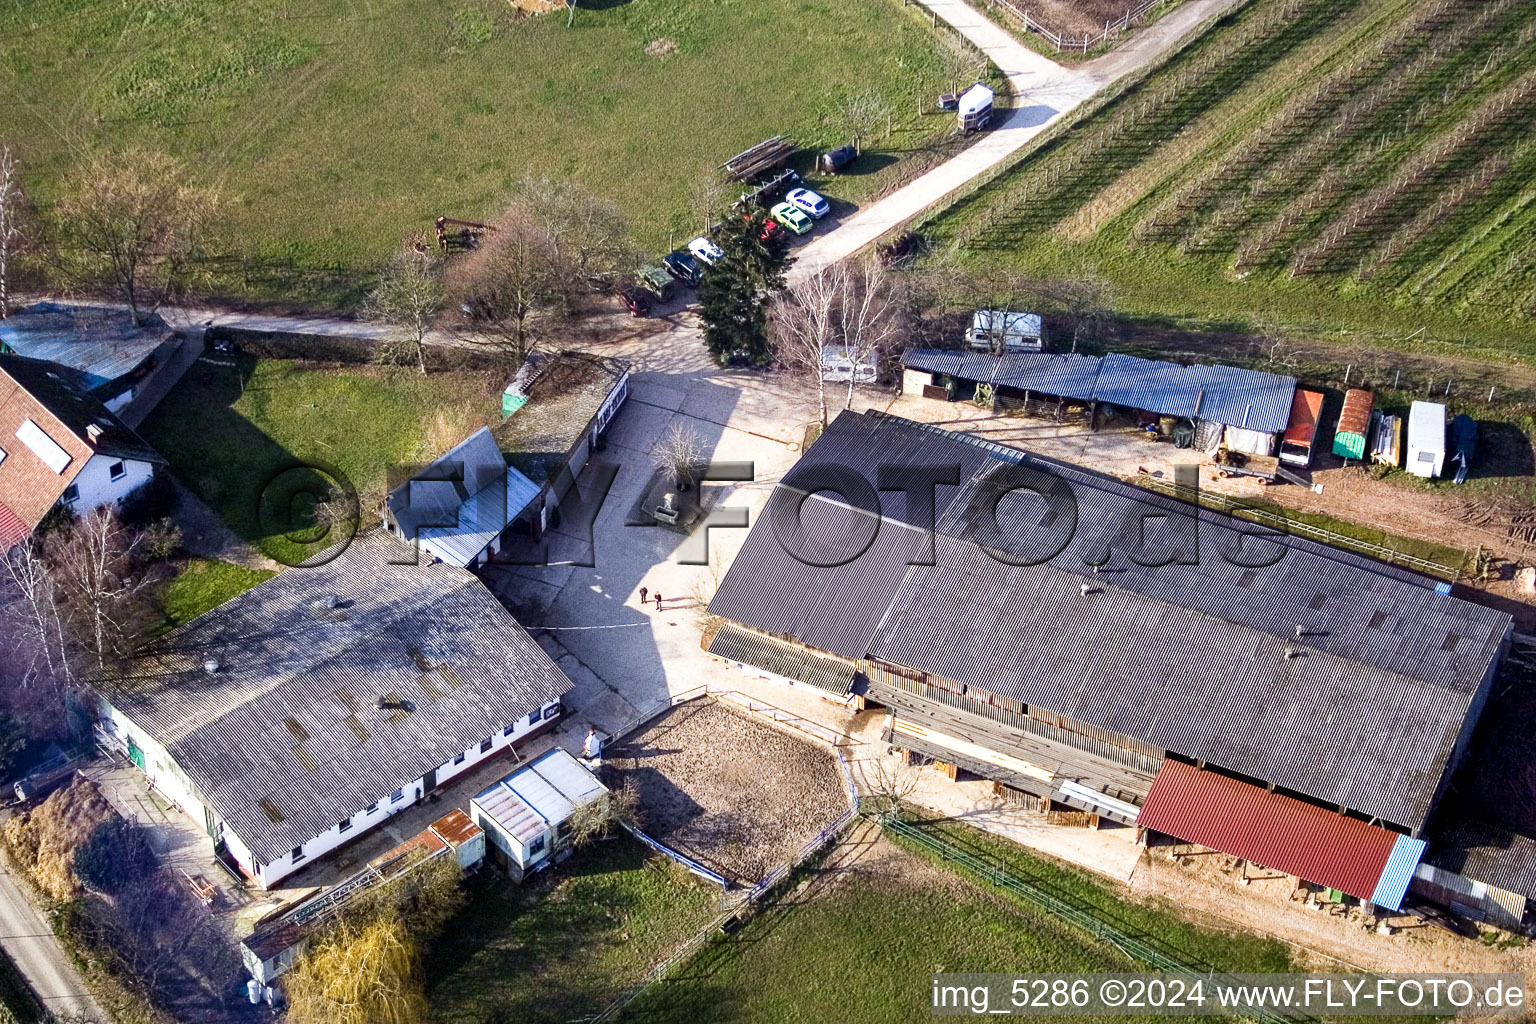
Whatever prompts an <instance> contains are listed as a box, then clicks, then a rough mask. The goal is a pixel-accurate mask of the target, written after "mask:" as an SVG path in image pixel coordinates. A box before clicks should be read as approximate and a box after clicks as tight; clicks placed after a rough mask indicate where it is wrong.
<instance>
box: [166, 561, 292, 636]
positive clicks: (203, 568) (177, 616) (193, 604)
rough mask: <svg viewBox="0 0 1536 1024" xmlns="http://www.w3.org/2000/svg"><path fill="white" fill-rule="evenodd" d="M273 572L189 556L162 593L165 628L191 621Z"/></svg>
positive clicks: (261, 581) (264, 579)
mask: <svg viewBox="0 0 1536 1024" xmlns="http://www.w3.org/2000/svg"><path fill="white" fill-rule="evenodd" d="M272 576H273V573H272V572H271V571H270V570H268V569H247V568H246V567H245V566H243V565H232V564H230V563H229V562H219V561H215V560H213V559H210V558H193V559H190V560H189V561H188V562H187V565H186V567H185V568H184V569H182V570H181V572H179V573H177V575H176V578H175V579H173V580H170V581H169V582H167V583H166V585H165V588H164V590H163V591H162V592H161V594H160V607H161V610H162V611H163V612H164V614H165V625H164V628H165V629H174V628H175V627H177V626H180V625H181V624H183V623H186V622H191V621H192V620H193V619H195V618H197V617H198V616H199V615H202V614H203V613H204V612H210V611H212V610H213V609H215V608H217V607H218V606H219V605H221V604H223V603H224V602H225V601H228V600H229V599H230V598H232V597H238V596H239V595H241V594H243V593H245V592H246V591H247V590H250V589H251V588H252V587H254V586H256V585H257V584H260V583H265V582H266V581H267V580H269V579H271V578H272Z"/></svg>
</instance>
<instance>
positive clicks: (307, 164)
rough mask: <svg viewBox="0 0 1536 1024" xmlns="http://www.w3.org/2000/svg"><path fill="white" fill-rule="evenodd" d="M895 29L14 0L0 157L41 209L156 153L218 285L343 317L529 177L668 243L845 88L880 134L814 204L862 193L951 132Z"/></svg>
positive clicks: (629, 3)
mask: <svg viewBox="0 0 1536 1024" xmlns="http://www.w3.org/2000/svg"><path fill="white" fill-rule="evenodd" d="M914 11H915V8H914V9H913V10H912V11H904V10H903V8H902V6H901V4H900V3H897V2H894V0H844V2H842V3H835V4H834V3H831V2H828V0H621V2H615V0H586V2H585V4H584V5H583V7H582V8H581V9H580V10H579V11H578V12H577V14H576V19H575V25H574V27H573V28H570V29H567V28H566V17H565V13H564V12H563V11H562V12H559V13H556V14H552V15H549V16H541V17H526V16H521V15H518V14H517V13H516V12H515V11H514V10H513V9H512V8H510V7H509V6H508V4H507V3H506V0H367V2H357V0H313V2H310V3H297V2H293V0H248V2H245V3H241V4H226V3H222V2H220V0H147V2H141V3H130V4H123V3H117V2H114V0H29V2H27V3H13V4H4V5H0V54H3V56H4V59H3V60H0V139H6V140H8V141H10V142H11V143H12V144H13V145H14V146H15V148H16V150H17V152H18V155H19V156H20V158H21V160H22V162H23V164H24V167H25V169H26V174H27V178H28V181H29V183H30V184H31V186H32V188H33V191H34V194H35V195H37V196H38V197H39V198H41V199H44V200H46V198H47V196H48V195H49V192H50V189H51V188H52V186H53V184H54V183H55V182H56V180H57V179H58V176H59V175H61V174H63V173H64V172H67V171H68V170H69V169H70V168H71V167H72V166H74V165H75V163H76V162H77V160H78V159H79V156H80V154H81V152H82V151H83V150H86V149H88V148H91V147H96V146H115V145H122V144H126V143H134V144H140V145H146V146H150V147H158V148H162V149H165V150H167V151H170V152H172V153H175V154H177V155H179V156H182V157H184V158H185V159H187V160H188V161H190V162H191V163H193V164H194V165H195V166H196V167H197V168H198V170H199V172H200V174H201V175H202V176H203V177H204V178H206V179H207V180H208V181H210V182H216V183H218V184H220V185H221V186H223V187H224V188H225V189H226V190H227V191H228V193H229V194H230V195H231V196H232V197H234V199H235V206H234V210H233V215H232V224H231V227H232V228H233V232H232V234H233V239H234V242H235V244H236V246H237V250H238V252H239V253H240V256H239V258H238V259H236V260H234V261H232V263H231V265H230V266H229V267H227V268H225V271H224V273H223V275H222V277H221V280H220V282H219V288H220V289H221V290H223V291H225V292H227V293H231V294H239V293H244V294H247V295H249V296H252V297H255V298H262V299H267V300H272V301H275V302H278V303H283V304H287V305H291V306H306V305H317V304H342V305H345V304H349V303H351V302H354V301H355V300H356V298H357V296H358V294H359V288H360V286H366V283H367V276H368V271H370V270H371V269H372V268H375V267H377V266H378V265H379V264H380V263H381V262H382V259H383V257H384V256H385V255H386V254H387V253H388V252H389V251H390V250H391V249H392V248H393V247H394V246H396V245H398V244H400V242H401V240H402V239H404V238H405V237H406V236H407V235H408V234H409V233H411V232H413V231H417V230H423V229H427V228H429V227H430V225H431V221H432V219H433V218H434V217H436V216H437V215H439V214H443V215H447V216H455V217H462V218H471V219H476V218H481V217H485V216H490V215H493V214H494V213H495V212H496V211H497V210H498V209H499V208H500V206H501V204H502V203H503V202H504V201H505V199H506V197H507V195H508V192H509V190H510V189H511V188H512V186H513V184H514V183H515V182H516V181H518V180H519V179H521V178H522V177H524V176H525V175H529V174H533V175H558V176H571V177H574V178H575V179H577V180H578V181H580V182H582V183H583V184H585V185H586V186H588V187H589V188H591V189H592V190H593V191H594V192H596V193H598V194H600V195H603V196H607V197H610V198H612V199H614V200H616V201H619V202H620V203H622V204H623V206H624V207H625V208H626V210H627V211H628V213H629V215H630V219H631V224H632V227H633V228H634V230H635V232H636V234H637V237H638V238H639V239H640V240H641V241H642V242H643V243H644V244H645V245H647V246H649V247H651V248H655V249H659V248H660V247H661V246H663V245H664V244H666V242H667V241H668V239H669V238H670V237H671V236H673V235H674V234H675V235H677V236H679V237H678V238H677V241H678V244H681V243H682V242H684V241H686V240H687V237H688V235H689V234H690V233H692V232H693V231H694V230H695V229H696V227H697V222H698V220H699V219H700V218H699V216H698V214H697V213H696V210H697V207H696V205H695V204H694V203H693V202H692V201H691V199H690V196H691V194H692V193H693V192H694V190H695V188H696V186H697V184H698V183H699V182H700V181H701V180H702V178H703V177H704V175H705V173H706V172H707V171H709V170H711V169H712V168H715V167H717V166H718V165H719V164H720V163H721V162H722V161H724V160H725V159H727V158H729V157H731V156H733V155H735V154H736V153H737V152H740V151H741V150H743V149H745V148H746V147H748V146H750V145H752V144H754V143H756V142H759V141H761V140H762V139H764V138H766V137H768V136H772V135H778V134H787V135H790V136H792V137H793V138H794V139H795V140H796V141H797V142H799V143H800V144H801V145H802V146H805V147H818V148H819V147H824V146H826V145H828V144H840V143H841V142H844V141H847V140H846V139H844V138H840V137H839V136H838V133H837V132H836V131H834V130H833V128H832V127H831V126H830V124H829V121H828V114H829V111H830V110H831V109H832V107H833V105H834V104H835V102H836V101H837V100H838V99H840V98H843V97H845V96H846V95H847V94H848V93H849V92H850V91H853V90H855V89H860V90H862V89H866V88H868V89H875V90H878V91H879V92H881V93H882V94H884V95H885V96H886V97H888V100H889V102H890V103H891V105H892V107H893V108H894V110H895V112H896V127H897V133H896V135H895V136H894V138H893V139H892V140H891V141H890V142H889V143H881V142H879V141H878V140H876V141H874V143H873V148H874V149H876V150H885V151H887V152H876V153H872V154H870V155H868V156H867V157H866V158H865V159H864V161H862V164H863V166H862V167H856V168H855V170H856V171H859V172H861V173H854V174H851V175H848V176H844V177H840V178H838V179H837V181H836V182H835V183H830V184H829V185H828V191H829V194H830V195H831V196H832V197H833V198H845V199H850V200H857V199H859V198H861V197H864V196H867V195H869V194H870V193H871V192H873V191H875V190H877V189H879V188H881V187H882V186H883V185H885V184H886V183H888V182H889V181H890V180H892V179H893V177H894V176H895V175H897V174H899V173H900V168H901V165H900V164H899V163H898V162H897V161H895V160H894V159H893V158H892V154H896V153H899V152H900V151H901V150H905V149H911V148H914V147H920V146H922V145H925V144H926V143H928V142H930V141H933V139H934V138H936V137H937V135H939V134H941V133H944V132H947V130H948V129H949V128H950V127H951V118H950V117H949V116H944V115H934V116H929V117H926V118H921V119H919V118H918V117H917V115H916V97H917V96H919V95H923V96H928V95H929V94H930V93H935V92H936V91H939V90H938V84H939V82H940V80H941V78H942V77H943V74H942V72H941V70H940V68H941V63H940V59H939V56H938V53H937V46H938V43H937V41H936V37H935V35H934V34H933V32H932V31H931V30H930V29H929V28H928V27H927V26H926V25H925V24H923V23H922V22H921V21H920V20H919V19H918V17H917V15H916V14H915V13H913V12H914ZM652 44H655V45H654V46H652ZM648 46H650V47H651V48H652V50H653V52H662V51H669V50H670V51H671V52H669V53H667V54H666V55H663V56H650V55H648V54H647V48H648ZM930 98H931V97H930ZM919 122H920V123H919Z"/></svg>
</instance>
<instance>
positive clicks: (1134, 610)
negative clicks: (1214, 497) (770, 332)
mask: <svg viewBox="0 0 1536 1024" xmlns="http://www.w3.org/2000/svg"><path fill="white" fill-rule="evenodd" d="M860 479H862V480H864V481H867V484H865V485H863V486H861V485H859V483H858V481H859V480H860ZM934 479H943V480H945V481H947V482H945V483H938V484H933V483H931V481H932V480H934ZM877 488H894V489H877ZM903 488H907V489H903ZM925 494H926V495H930V496H931V499H932V509H931V513H932V514H931V516H930V514H929V511H930V510H928V509H926V508H925V507H924V506H925V505H926V504H927V498H925V497H923V495H925ZM930 523H931V524H933V529H932V531H930V530H929V529H927V528H926V526H927V524H930ZM709 610H710V612H711V613H713V614H714V615H717V616H719V617H720V619H721V621H722V623H723V624H722V625H721V626H720V627H719V628H718V629H717V630H716V631H715V632H714V634H713V635H712V637H711V638H710V640H709V650H710V652H711V653H712V654H715V655H717V656H719V657H721V658H725V659H728V660H730V661H734V662H739V663H742V664H744V665H752V666H755V667H756V668H757V669H759V670H761V671H763V672H766V673H769V674H772V675H776V676H780V677H783V678H785V679H787V680H793V681H796V682H801V683H807V684H810V685H813V686H817V687H821V688H823V689H825V690H828V691H830V692H832V693H834V694H838V695H841V696H845V697H846V696H848V695H850V694H851V695H856V696H857V698H858V699H860V700H862V701H863V702H864V703H865V705H866V706H869V705H883V706H885V707H887V708H889V709H890V712H891V722H890V726H889V729H888V733H887V735H888V738H889V741H890V742H891V743H892V744H894V745H895V746H897V747H900V748H904V749H906V750H909V751H913V752H916V753H918V754H921V755H925V756H928V757H931V758H933V759H935V760H939V761H943V762H945V763H949V764H954V765H957V766H958V767H960V768H963V769H966V770H967V771H970V772H973V773H976V774H978V775H981V776H983V777H987V778H991V779H994V780H996V781H998V782H1001V783H1002V784H1004V785H1006V786H1008V787H1011V788H1013V789H1016V790H1020V791H1023V792H1025V793H1029V794H1032V795H1034V796H1036V797H1039V798H1042V799H1049V800H1053V801H1057V802H1059V803H1061V804H1066V805H1069V806H1072V807H1076V808H1080V809H1083V810H1088V811H1091V812H1094V813H1097V814H1099V815H1101V816H1104V817H1106V818H1109V819H1112V820H1118V821H1121V822H1124V823H1127V824H1135V825H1139V826H1141V827H1143V828H1146V829H1150V830H1152V831H1154V832H1158V833H1163V834H1166V835H1169V836H1173V837H1175V838H1177V839H1179V840H1182V841H1185V842H1192V843H1197V844H1200V845H1202V846H1206V847H1210V848H1212V849H1216V850H1221V851H1223V852H1226V853H1228V854H1231V855H1234V856H1237V857H1241V858H1244V859H1246V860H1248V861H1251V862H1253V863H1255V864H1260V865H1263V866H1265V867H1268V868H1271V869H1277V870H1281V871H1284V872H1286V873H1289V874H1292V875H1295V876H1298V877H1299V878H1301V879H1304V880H1306V881H1308V882H1311V883H1314V884H1318V885H1323V886H1328V887H1330V888H1334V889H1338V890H1341V891H1343V892H1346V893H1349V894H1350V895H1353V896H1356V897H1358V898H1360V899H1361V900H1367V901H1371V902H1373V903H1374V904H1376V905H1378V906H1382V907H1386V908H1391V909H1394V910H1395V909H1399V908H1400V906H1401V905H1402V902H1403V899H1404V896H1405V893H1406V891H1407V889H1408V886H1409V884H1410V880H1411V879H1412V878H1413V877H1414V876H1415V873H1416V872H1418V873H1419V875H1420V877H1424V875H1425V872H1426V866H1425V865H1424V864H1422V863H1421V861H1422V859H1423V856H1424V853H1425V845H1426V844H1425V836H1426V828H1427V826H1428V825H1429V824H1430V822H1431V819H1432V816H1433V814H1434V811H1435V808H1436V804H1437V802H1438V801H1439V800H1440V798H1441V797H1442V795H1443V794H1444V792H1445V790H1446V786H1447V783H1448V780H1449V778H1450V775H1451V773H1452V771H1453V770H1454V769H1455V767H1456V765H1457V763H1458V762H1459V761H1460V760H1461V759H1462V757H1463V754H1464V753H1465V751H1466V748H1467V744H1468V741H1469V739H1470V736H1471V733H1472V730H1473V727H1474V725H1475V724H1476V722H1477V719H1478V715H1479V713H1480V712H1481V710H1482V708H1483V705H1484V702H1485V700H1486V699H1487V697H1488V694H1489V691H1490V688H1491V685H1492V681H1493V679H1494V675H1495V672H1496V671H1497V668H1498V666H1499V664H1500V661H1501V659H1502V657H1503V655H1504V653H1505V652H1506V650H1507V648H1508V645H1509V643H1510V639H1511V635H1512V630H1511V620H1510V618H1509V616H1508V615H1505V614H1503V613H1501V612H1498V611H1494V610H1492V609H1489V608H1485V607H1482V606H1481V605H1477V604H1473V603H1470V602H1467V601H1464V600H1461V599H1459V598H1457V597H1454V596H1451V594H1450V592H1449V587H1448V586H1447V585H1445V584H1443V583H1439V582H1438V581H1435V580H1432V579H1429V578H1427V577H1423V576H1420V575H1418V574H1416V573H1412V572H1409V571H1407V570H1403V569H1400V568H1397V567H1395V566H1391V565H1386V564H1383V563H1379V562H1376V561H1373V560H1370V559H1366V558H1363V557H1359V556H1356V555H1353V554H1350V553H1348V552H1345V551H1340V550H1336V549H1333V548H1330V547H1327V546H1325V545H1322V544H1318V543H1315V542H1312V541H1308V540H1305V539H1302V538H1297V537H1290V536H1283V535H1276V534H1267V535H1260V532H1259V529H1258V528H1257V527H1254V526H1252V525H1251V524H1248V523H1244V522H1240V521H1234V520H1232V519H1231V518H1229V517H1227V516H1225V515H1222V514H1220V513H1216V512H1213V511H1210V510H1204V509H1200V508H1197V507H1196V506H1193V505H1190V504H1188V503H1184V502H1180V501H1177V500H1175V499H1172V498H1167V497H1164V496H1162V495H1159V494H1155V493H1152V492H1148V491H1146V490H1143V489H1141V488H1138V487H1135V486H1133V485H1131V484H1127V483H1125V482H1123V481H1120V480H1118V479H1115V478H1112V477H1107V476H1104V475H1102V474H1098V473H1093V472H1090V471H1087V470H1084V469H1081V468H1079V467H1076V466H1072V465H1068V464H1064V463H1060V462H1056V461H1054V460H1048V459H1043V458H1039V457H1036V456H1034V455H1032V454H1029V453H1026V452H1023V451H1020V450H1017V449H1013V448H1007V447H1003V446H999V445H995V444H991V443H989V442H985V441H982V440H979V439H977V438H974V437H971V436H968V435H964V434H957V433H953V432H949V431H945V430H941V429H939V428H935V427H932V426H928V425H925V424H918V423H913V422H910V421H907V420H903V419H899V418H896V417H892V416H887V415H882V414H880V413H874V412H869V413H863V414H857V413H851V412H845V413H843V414H842V415H840V416H839V417H838V418H837V419H836V420H835V421H834V422H833V423H832V424H831V425H830V426H829V427H828V428H827V430H826V431H825V432H824V433H823V434H822V436H821V437H820V438H819V439H818V440H817V441H816V443H815V444H813V445H812V446H811V447H810V448H809V449H808V450H807V451H806V453H805V455H804V456H803V457H802V459H801V461H800V462H799V463H798V464H797V465H796V466H795V468H794V469H793V470H792V471H791V472H790V473H789V474H787V475H786V476H785V478H784V480H783V482H782V483H781V484H780V485H779V487H778V488H777V489H776V490H775V492H774V493H773V495H772V496H771V497H770V499H769V502H768V505H767V507H766V508H765V509H764V512H763V514H762V515H761V516H760V517H759V519H758V521H757V524H756V525H755V526H754V528H753V530H752V531H751V533H750V534H749V536H748V537H747V539H746V541H745V542H744V546H743V549H742V551H741V553H740V555H739V556H738V557H737V558H736V560H735V562H734V563H733V565H732V567H731V569H730V572H729V573H728V574H727V575H726V577H725V579H724V580H723V581H722V582H721V585H720V587H719V590H718V592H717V593H716V595H715V597H714V599H713V601H712V602H711V604H710V609H709ZM1430 873H1433V872H1432V869H1430Z"/></svg>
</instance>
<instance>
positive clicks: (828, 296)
mask: <svg viewBox="0 0 1536 1024" xmlns="http://www.w3.org/2000/svg"><path fill="white" fill-rule="evenodd" d="M848 277H849V270H848V264H847V263H846V262H838V263H832V264H829V265H828V266H825V267H822V268H821V269H820V270H818V271H816V273H814V274H811V275H810V276H808V277H804V278H801V279H800V280H798V281H796V282H795V283H794V284H792V285H790V286H789V289H788V291H787V292H785V293H784V294H783V295H782V296H780V297H779V298H778V299H777V300H776V301H775V302H774V304H773V307H772V309H771V310H770V312H769V320H768V339H769V343H770V344H771V345H772V346H773V358H774V362H776V363H777V364H778V365H779V366H780V367H781V368H782V369H785V370H789V371H793V372H798V373H803V374H806V375H808V376H809V377H810V379H811V380H812V381H814V382H815V384H816V398H817V401H818V404H819V408H820V410H821V425H822V426H823V427H825V426H826V425H827V382H826V375H825V373H824V372H823V362H824V358H825V352H826V350H827V348H828V346H830V345H832V344H833V343H834V341H835V340H836V338H837V330H838V312H839V310H838V307H839V305H840V304H841V301H842V297H843V294H844V293H845V292H846V290H847V287H848Z"/></svg>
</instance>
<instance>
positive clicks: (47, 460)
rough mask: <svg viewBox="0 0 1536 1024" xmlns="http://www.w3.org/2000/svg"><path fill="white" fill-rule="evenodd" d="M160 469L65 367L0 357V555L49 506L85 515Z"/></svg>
mask: <svg viewBox="0 0 1536 1024" xmlns="http://www.w3.org/2000/svg"><path fill="white" fill-rule="evenodd" d="M163 465H165V460H164V459H163V458H161V457H160V455H159V454H158V453H156V451H155V450H154V449H153V448H151V447H150V446H149V445H148V444H146V443H145V442H144V440H143V439H142V438H140V437H139V435H138V434H136V433H134V432H133V431H132V430H130V429H129V428H128V427H127V426H125V425H124V424H123V422H122V421H121V420H119V419H118V418H117V417H116V416H115V415H114V414H112V413H111V412H109V411H108V410H107V407H106V406H104V405H102V404H101V401H100V400H99V399H97V398H93V397H92V396H90V395H88V394H86V393H85V392H83V391H81V390H80V389H79V388H78V387H77V386H76V385H75V384H74V383H72V382H71V379H70V375H69V372H68V370H67V369H66V368H64V367H62V366H59V365H57V364H55V363H50V362H46V361H43V360H40V359H28V358H26V357H24V356H17V355H10V354H6V355H0V551H4V550H9V549H10V548H11V547H12V546H13V545H15V544H17V543H18V542H20V541H21V540H22V539H23V538H25V537H27V536H28V535H29V534H31V532H32V531H33V530H34V529H36V528H37V524H38V523H40V522H41V521H42V519H43V517H44V516H46V515H47V514H48V512H49V511H50V510H51V509H52V508H53V507H54V506H55V505H59V504H61V503H62V504H64V505H67V506H69V507H70V508H71V509H73V510H74V511H76V512H80V513H85V512H90V511H92V510H94V509H96V508H99V507H100V506H102V505H105V504H108V503H112V502H118V501H121V500H122V499H123V498H125V497H126V496H127V495H128V494H130V493H131V492H132V491H134V490H135V489H136V488H138V487H140V486H142V485H144V484H146V483H148V482H149V481H150V480H151V479H152V478H153V477H154V475H155V473H156V471H157V470H158V469H159V467H161V466H163Z"/></svg>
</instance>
